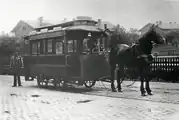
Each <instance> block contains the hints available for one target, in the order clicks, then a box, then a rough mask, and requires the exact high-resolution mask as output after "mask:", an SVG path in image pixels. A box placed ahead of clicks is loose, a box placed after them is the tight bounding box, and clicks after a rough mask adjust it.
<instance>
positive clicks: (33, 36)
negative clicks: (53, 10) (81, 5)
mask: <svg viewBox="0 0 179 120" xmlns="http://www.w3.org/2000/svg"><path fill="white" fill-rule="evenodd" d="M64 31H67V32H68V31H86V32H97V33H100V32H103V31H104V30H103V29H100V28H98V27H97V26H89V25H78V26H70V27H65V28H61V29H54V30H48V31H46V32H34V33H30V34H28V35H27V36H25V37H30V39H29V40H36V39H44V38H52V37H59V36H63V35H64Z"/></svg>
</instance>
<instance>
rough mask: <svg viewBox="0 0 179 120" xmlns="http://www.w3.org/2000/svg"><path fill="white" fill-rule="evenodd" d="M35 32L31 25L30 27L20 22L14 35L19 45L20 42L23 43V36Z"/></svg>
mask: <svg viewBox="0 0 179 120" xmlns="http://www.w3.org/2000/svg"><path fill="white" fill-rule="evenodd" d="M33 30H34V29H33V28H32V27H31V26H30V25H28V24H27V23H25V22H23V21H20V22H19V23H18V24H17V25H16V27H15V29H14V31H13V33H14V35H15V36H16V37H17V41H16V42H17V43H18V42H22V41H23V36H24V35H27V34H28V33H29V32H31V31H33Z"/></svg>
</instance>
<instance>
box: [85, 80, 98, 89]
mask: <svg viewBox="0 0 179 120" xmlns="http://www.w3.org/2000/svg"><path fill="white" fill-rule="evenodd" d="M95 84H96V80H88V81H84V85H85V87H86V88H92V87H93V86H94V85H95Z"/></svg>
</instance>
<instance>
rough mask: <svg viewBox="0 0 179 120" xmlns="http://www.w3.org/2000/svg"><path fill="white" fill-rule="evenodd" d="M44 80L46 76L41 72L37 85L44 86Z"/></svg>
mask: <svg viewBox="0 0 179 120" xmlns="http://www.w3.org/2000/svg"><path fill="white" fill-rule="evenodd" d="M43 82H44V77H43V74H39V75H38V76H37V85H38V86H39V87H42V86H43Z"/></svg>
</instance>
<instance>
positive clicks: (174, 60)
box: [151, 56, 179, 72]
mask: <svg viewBox="0 0 179 120" xmlns="http://www.w3.org/2000/svg"><path fill="white" fill-rule="evenodd" d="M178 68H179V56H158V57H155V58H154V60H153V63H152V64H151V70H152V71H157V70H163V71H166V72H172V71H174V70H176V69H178Z"/></svg>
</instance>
